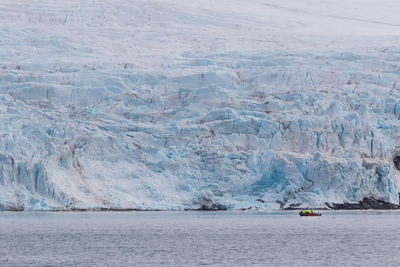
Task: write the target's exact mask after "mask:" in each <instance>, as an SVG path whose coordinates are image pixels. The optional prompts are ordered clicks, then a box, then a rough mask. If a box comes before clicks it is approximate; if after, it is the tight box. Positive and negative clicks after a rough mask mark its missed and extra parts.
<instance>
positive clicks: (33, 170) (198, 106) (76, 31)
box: [0, 1, 400, 209]
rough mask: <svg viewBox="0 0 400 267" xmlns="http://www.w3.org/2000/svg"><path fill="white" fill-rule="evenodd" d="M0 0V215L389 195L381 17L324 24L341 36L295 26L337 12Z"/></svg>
mask: <svg viewBox="0 0 400 267" xmlns="http://www.w3.org/2000/svg"><path fill="white" fill-rule="evenodd" d="M78 2H79V1H78ZM308 2H310V1H304V5H305V6H306V4H307V3H308ZM311 2H312V1H311ZM232 3H233V4H234V5H237V7H239V6H240V4H241V3H242V2H241V1H233V2H232ZM327 3H328V4H329V3H330V2H329V1H328V2H327ZM366 3H369V2H366ZM8 4H10V5H7V8H5V9H3V11H2V12H8V16H3V17H1V18H0V21H2V22H3V24H2V25H0V36H1V37H2V38H3V39H2V40H5V41H4V42H3V43H1V46H0V55H1V56H2V60H1V61H0V134H1V138H0V209H54V208H57V209H59V208H61V209H69V208H79V209H86V208H116V209H122V208H137V209H196V208H211V209H217V208H229V209H230V208H232V209H239V208H247V207H250V206H252V207H260V208H271V209H273V208H280V207H289V206H290V205H292V204H298V203H302V205H303V206H313V207H325V202H335V203H343V202H346V201H349V202H355V201H359V200H361V199H363V198H364V197H368V196H373V197H376V198H378V199H381V200H384V201H388V202H392V203H398V202H399V197H398V187H397V184H398V178H399V177H400V173H399V171H398V170H397V169H396V166H397V167H399V166H398V165H399V164H398V162H400V146H399V145H398V144H399V141H400V135H399V127H400V103H399V102H400V98H399V93H400V84H398V80H399V78H400V69H399V66H400V65H399V64H400V52H399V50H398V49H396V47H395V46H391V45H392V44H394V43H395V42H394V41H393V40H398V37H397V36H396V34H393V31H394V30H393V28H396V27H397V26H396V25H395V24H396V21H395V20H393V18H392V17H386V19H389V20H388V21H382V23H381V24H379V23H378V24H377V23H373V22H372V23H371V21H369V22H368V21H367V22H365V21H363V20H365V19H364V18H362V17H361V18H359V17H356V18H353V20H351V19H350V21H349V19H343V18H342V19H340V18H336V19H338V20H340V23H342V24H345V23H347V24H346V25H347V26H348V27H347V28H346V29H344V33H345V34H344V36H342V35H339V33H338V32H335V31H333V32H332V33H331V35H329V34H328V33H323V34H322V33H321V28H318V27H317V26H313V27H314V28H313V27H311V26H310V25H311V24H312V22H314V23H315V22H321V23H322V22H323V23H322V25H329V26H331V20H332V19H335V18H334V17H335V16H336V17H337V16H338V15H337V14H327V15H326V16H325V17H322V18H321V16H315V14H314V13H312V12H314V11H313V10H314V9H315V8H317V9H318V8H320V7H319V6H318V5H317V6H314V7H313V8H314V9H312V10H308V11H306V12H305V11H304V10H302V9H296V10H293V8H289V9H287V7H281V8H277V7H276V3H272V2H271V3H270V5H264V4H263V3H260V2H258V1H250V2H249V7H248V8H247V9H246V10H243V11H240V10H239V11H238V9H234V8H232V9H231V8H228V7H226V6H225V5H224V3H222V2H221V4H220V5H219V4H216V5H214V6H213V5H211V4H210V3H209V4H210V5H207V6H206V7H201V6H198V5H199V3H198V2H196V1H193V2H191V1H187V2H186V1H185V3H180V2H179V1H178V2H175V1H171V3H170V4H171V5H166V4H163V3H160V2H157V1H153V2H142V1H136V2H129V1H121V2H120V3H117V4H115V3H111V2H107V1H104V2H100V3H98V4H94V5H91V6H79V5H78V3H75V4H76V5H74V1H72V2H71V3H69V4H61V3H58V4H54V5H52V4H51V1H49V2H47V1H42V2H41V3H36V2H32V3H30V4H27V3H26V5H23V6H17V4H11V2H10V3H8ZM330 4H331V3H330ZM271 5H272V6H271ZM366 5H367V4H366ZM202 8H204V9H205V10H203V9H202ZM259 8H261V11H262V12H261V11H260V9H259ZM4 10H5V11H4ZM277 10H280V11H277ZM325 11H326V10H325ZM207 12H214V13H212V14H214V16H217V15H218V16H219V17H220V18H221V21H220V20H214V19H213V17H212V16H211V17H210V16H208V15H207V14H208V13H207ZM238 12H239V13H238ZM241 12H242V13H241ZM263 12H264V13H265V14H267V13H268V14H270V15H271V16H270V17H268V18H265V17H264V13H263ZM310 12H311V15H310ZM326 12H328V11H326ZM388 12H389V11H388ZM292 13H295V14H297V16H293V14H292ZM248 14H250V15H253V16H252V19H251V20H248V19H247V16H246V15H248ZM288 14H290V16H289V17H290V18H286V17H285V16H287V15H288ZM299 14H300V15H299ZM313 14H314V15H313ZM360 14H361V15H362V14H363V13H362V12H361V13H358V14H357V16H360ZM283 15H284V16H283ZM282 16H283V17H282ZM332 16H333V18H332ZM378 19H379V18H378ZM381 19H383V18H381ZM390 19H391V20H390ZM299 21H300V22H301V23H303V25H306V26H308V27H305V28H303V29H302V32H301V33H299V34H298V35H297V36H295V37H293V35H292V33H293V31H296V28H295V29H294V30H293V29H291V28H290V27H289V26H290V25H294V24H293V23H294V22H296V23H297V22H299ZM374 21H375V19H374ZM375 22H376V21H375ZM324 23H325V24H324ZM365 24H367V25H365ZM370 24H373V25H372V26H371V25H370ZM235 25H236V26H235ZM260 25H261V26H265V28H263V27H260ZM369 26H371V27H372V28H374V27H376V28H377V29H378V30H380V31H379V33H378V31H375V32H372V33H371V32H368V31H367V30H366V29H367V28H368V27H369ZM131 27H133V28H131ZM321 27H322V26H321ZM129 29H131V30H129ZM132 29H136V30H137V31H134V30H132ZM279 29H280V30H281V32H279V31H278V30H279ZM357 29H362V31H360V32H361V33H360V34H356V35H355V36H353V35H351V33H353V31H354V32H357ZM210 32H214V33H215V35H212V34H210ZM263 34H269V36H270V37H269V38H271V39H269V38H267V39H262V38H264V37H263V36H265V35H263ZM310 35H312V36H310ZM338 35H339V37H338ZM371 36H377V37H379V38H377V39H376V40H375V39H374V40H373V41H371V42H369V41H370V40H372V39H371ZM259 38H261V39H259ZM315 38H317V41H315V40H314V39H315ZM257 40H259V42H257ZM337 40H341V41H342V42H338V43H339V44H338V45H336V46H335V45H331V44H332V41H337ZM343 40H347V42H348V43H346V42H345V41H343ZM229 44H231V45H229ZM310 44H311V45H312V46H311V47H309V45H310ZM350 44H351V45H350ZM346 45H347V47H346ZM352 45H354V47H352ZM362 45H365V48H362V49H360V48H358V47H360V46H362ZM241 48H243V49H241Z"/></svg>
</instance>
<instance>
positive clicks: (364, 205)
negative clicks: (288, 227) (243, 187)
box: [0, 197, 400, 212]
mask: <svg viewBox="0 0 400 267" xmlns="http://www.w3.org/2000/svg"><path fill="white" fill-rule="evenodd" d="M325 205H326V208H314V209H315V210H398V209H400V205H397V204H393V203H389V202H385V201H383V200H380V199H377V198H375V197H365V198H363V200H361V201H359V202H355V203H330V202H325ZM301 208H306V207H303V206H302V204H301V203H297V204H292V205H290V206H289V207H284V206H283V205H281V210H286V211H288V210H300V209H301ZM229 210H230V209H228V208H227V207H225V206H223V205H217V204H213V205H211V206H207V205H202V206H201V207H200V208H188V209H184V211H229ZM250 210H253V207H248V208H242V209H238V210H232V211H250ZM256 210H258V209H256ZM1 211H50V212H51V211H58V212H73V211H81V212H85V211H163V210H161V209H138V208H105V207H99V208H87V209H86V208H52V209H44V210H27V209H24V208H23V207H15V206H0V212H1Z"/></svg>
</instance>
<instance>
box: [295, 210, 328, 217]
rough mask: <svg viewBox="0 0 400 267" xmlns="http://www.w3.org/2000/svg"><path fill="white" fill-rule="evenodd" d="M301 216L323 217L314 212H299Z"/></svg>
mask: <svg viewBox="0 0 400 267" xmlns="http://www.w3.org/2000/svg"><path fill="white" fill-rule="evenodd" d="M299 215H300V216H321V215H322V214H321V213H319V212H315V211H314V210H301V211H300V212H299Z"/></svg>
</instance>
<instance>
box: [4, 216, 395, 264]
mask: <svg viewBox="0 0 400 267" xmlns="http://www.w3.org/2000/svg"><path fill="white" fill-rule="evenodd" d="M399 264H400V213H399V212H397V211H396V212H395V211H389V212H324V213H323V216H321V217H307V218H306V217H299V216H298V215H296V213H295V212H277V213H243V212H241V213H235V212H80V213H79V212H76V213H75V212H63V213H61V212H35V213H31V212H21V213H12V212H3V213H0V266H159V265H165V266H198V265H213V266H326V265H329V266H346V265H347V266H397V265H399Z"/></svg>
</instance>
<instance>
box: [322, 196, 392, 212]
mask: <svg viewBox="0 0 400 267" xmlns="http://www.w3.org/2000/svg"><path fill="white" fill-rule="evenodd" d="M325 204H326V206H327V207H329V208H331V209H334V210H369V209H374V210H394V209H400V205H397V204H393V203H389V202H385V201H383V200H380V199H377V198H375V197H365V198H364V199H363V200H361V201H359V202H357V203H328V202H325Z"/></svg>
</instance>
